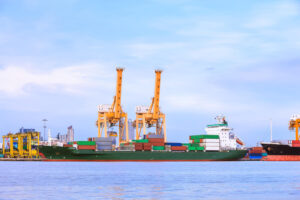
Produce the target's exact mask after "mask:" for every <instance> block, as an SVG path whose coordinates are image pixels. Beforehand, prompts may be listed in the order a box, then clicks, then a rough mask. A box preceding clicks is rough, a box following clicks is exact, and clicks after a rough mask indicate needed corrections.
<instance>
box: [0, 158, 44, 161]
mask: <svg viewBox="0 0 300 200" xmlns="http://www.w3.org/2000/svg"><path fill="white" fill-rule="evenodd" d="M43 160H47V159H46V158H0V161H43Z"/></svg>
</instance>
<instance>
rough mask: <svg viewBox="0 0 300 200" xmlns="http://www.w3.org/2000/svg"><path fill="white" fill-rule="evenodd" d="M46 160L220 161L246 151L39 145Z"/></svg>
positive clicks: (240, 156)
mask: <svg viewBox="0 0 300 200" xmlns="http://www.w3.org/2000/svg"><path fill="white" fill-rule="evenodd" d="M39 149H40V153H42V156H44V157H45V158H47V161H222V160H239V159H241V158H243V157H244V156H245V155H246V153H247V151H246V150H236V151H226V152H202V151H198V152H165V151H92V150H75V149H72V148H67V147H55V146H53V147H49V146H40V147H39Z"/></svg>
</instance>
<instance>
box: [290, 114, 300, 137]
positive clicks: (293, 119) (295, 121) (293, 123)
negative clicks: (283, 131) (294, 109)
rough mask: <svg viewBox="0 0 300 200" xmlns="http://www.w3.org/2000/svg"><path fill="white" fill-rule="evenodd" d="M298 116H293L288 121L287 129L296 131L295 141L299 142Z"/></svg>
mask: <svg viewBox="0 0 300 200" xmlns="http://www.w3.org/2000/svg"><path fill="white" fill-rule="evenodd" d="M299 127H300V115H293V116H292V117H291V119H290V123H289V129H290V130H294V129H295V130H296V131H295V132H296V140H299Z"/></svg>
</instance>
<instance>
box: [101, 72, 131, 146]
mask: <svg viewBox="0 0 300 200" xmlns="http://www.w3.org/2000/svg"><path fill="white" fill-rule="evenodd" d="M116 70H117V87H116V95H115V96H114V100H113V103H112V104H111V105H107V104H101V105H98V120H97V122H96V125H97V126H98V137H102V134H103V133H104V137H108V136H109V135H108V132H107V129H108V128H110V127H113V126H119V133H118V135H119V144H120V143H122V142H125V141H128V140H129V139H128V118H127V113H125V112H123V110H122V107H121V95H122V94H121V91H122V73H123V71H124V69H123V68H117V69H116ZM124 132H125V135H124ZM124 136H125V137H124Z"/></svg>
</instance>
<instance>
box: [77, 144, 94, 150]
mask: <svg viewBox="0 0 300 200" xmlns="http://www.w3.org/2000/svg"><path fill="white" fill-rule="evenodd" d="M77 149H79V150H81V149H82V150H83V149H85V150H96V146H92V145H78V147H77Z"/></svg>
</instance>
